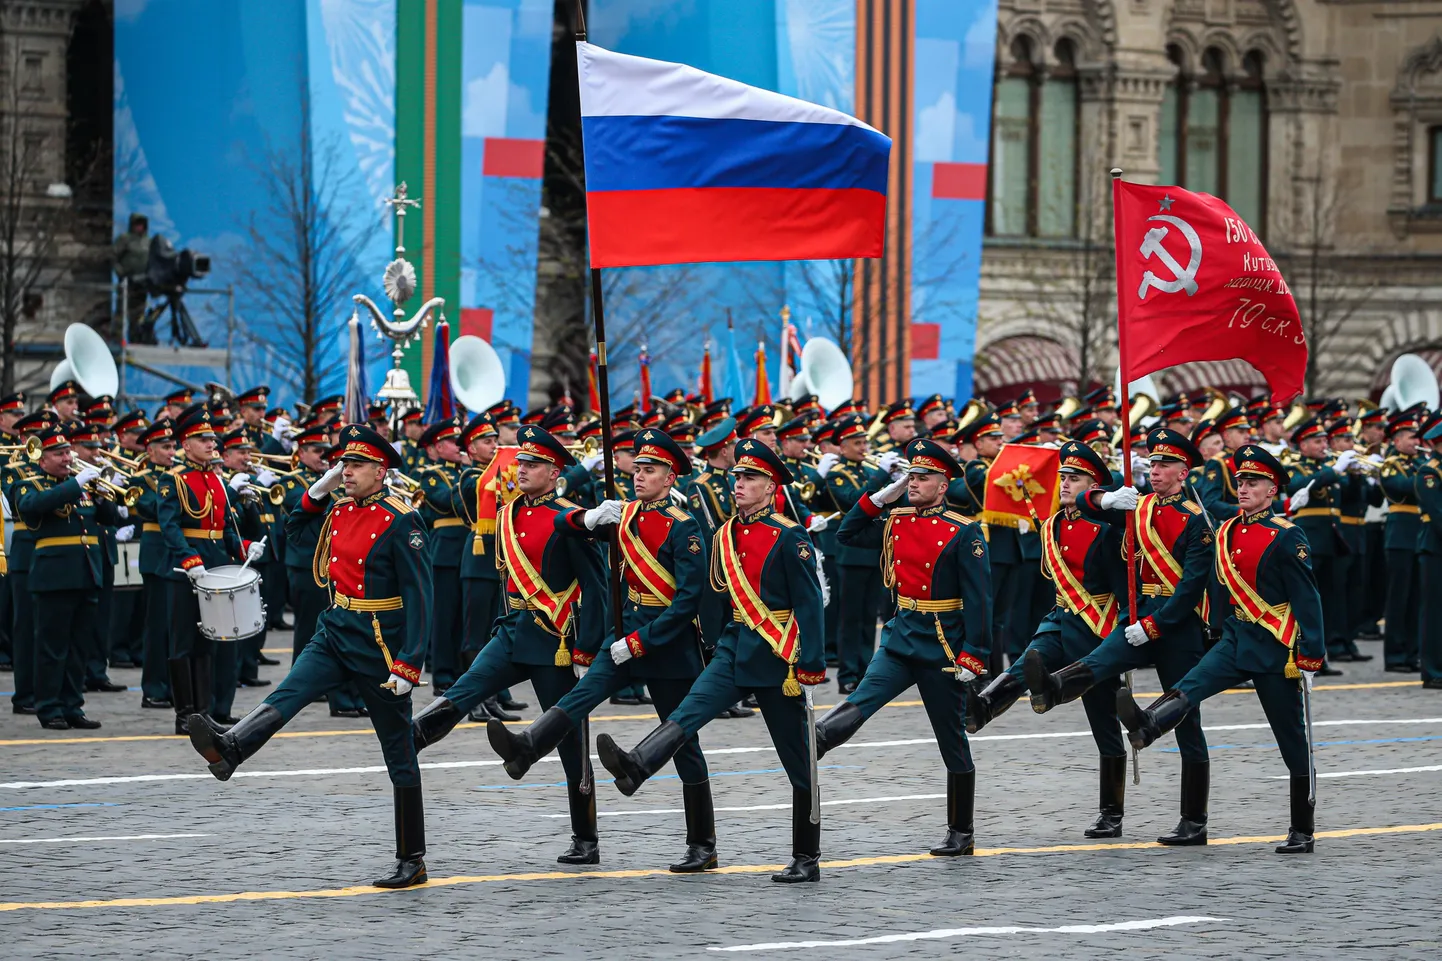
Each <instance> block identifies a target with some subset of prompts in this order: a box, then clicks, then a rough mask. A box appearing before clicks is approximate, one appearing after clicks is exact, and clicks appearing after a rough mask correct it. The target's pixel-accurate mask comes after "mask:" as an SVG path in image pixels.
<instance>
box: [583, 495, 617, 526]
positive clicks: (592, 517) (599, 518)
mask: <svg viewBox="0 0 1442 961" xmlns="http://www.w3.org/2000/svg"><path fill="white" fill-rule="evenodd" d="M582 520H583V521H584V522H585V524H586V530H588V531H593V530H595V529H596V525H598V524H619V523H621V502H620V501H614V500H607V501H601V503H600V504H599V505H597V506H596V507H593V508H591V509H590V510H588V511H586V513H585V515H584V516H583V518H582Z"/></svg>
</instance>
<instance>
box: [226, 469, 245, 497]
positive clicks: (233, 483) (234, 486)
mask: <svg viewBox="0 0 1442 961" xmlns="http://www.w3.org/2000/svg"><path fill="white" fill-rule="evenodd" d="M249 483H250V475H249V474H247V473H245V472H244V471H242V472H241V473H239V474H236V475H235V476H234V477H232V478H231V479H230V489H231V490H233V491H235V492H236V493H237V494H239V493H240V492H241V491H243V490H245V485H246V484H249Z"/></svg>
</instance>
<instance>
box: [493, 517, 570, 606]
mask: <svg viewBox="0 0 1442 961" xmlns="http://www.w3.org/2000/svg"><path fill="white" fill-rule="evenodd" d="M559 511H560V508H557V507H552V506H550V505H549V504H537V505H536V506H534V507H527V506H525V505H524V504H522V505H520V506H519V507H518V508H517V509H516V512H515V514H514V515H513V516H512V518H511V525H512V526H511V529H512V530H513V531H515V533H516V541H517V542H518V543H519V544H520V545H521V550H522V551H523V552H524V553H525V555H526V559H527V560H528V561H530V562H531V566H532V567H534V568H535V569H536V571H537V573H539V574H541V575H542V576H543V577H544V576H545V571H544V569H543V568H542V567H541V562H542V561H543V560H544V559H545V557H546V545H547V544H548V543H550V540H551V535H552V534H554V533H555V532H556V514H557V513H559ZM553 586H554V587H556V588H557V589H559V588H562V587H565V585H564V584H557V585H553ZM506 590H507V591H509V592H510V593H512V594H520V593H522V591H521V589H520V588H519V587H517V586H516V582H515V581H513V580H512V579H511V576H510V574H509V573H507V575H506Z"/></svg>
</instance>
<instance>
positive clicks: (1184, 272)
mask: <svg viewBox="0 0 1442 961" xmlns="http://www.w3.org/2000/svg"><path fill="white" fill-rule="evenodd" d="M1147 219H1148V220H1160V221H1162V222H1163V223H1168V224H1171V225H1172V226H1174V227H1176V228H1177V229H1178V230H1180V231H1181V232H1182V236H1183V237H1185V238H1187V243H1188V244H1190V245H1191V248H1192V254H1191V259H1190V260H1189V261H1188V262H1187V266H1186V267H1185V268H1183V267H1182V265H1181V264H1179V263H1177V261H1176V258H1175V257H1173V256H1172V255H1171V253H1170V252H1168V250H1167V248H1165V247H1163V246H1162V241H1163V240H1164V239H1166V236H1167V233H1168V230H1167V228H1166V227H1153V228H1152V229H1151V230H1148V231H1147V235H1146V237H1145V238H1143V239H1142V246H1141V253H1142V256H1143V257H1146V258H1148V259H1150V258H1152V257H1155V258H1156V259H1157V260H1159V261H1161V263H1162V264H1163V265H1164V266H1165V267H1166V268H1167V270H1169V271H1171V274H1172V279H1171V280H1162V279H1161V278H1160V277H1158V276H1157V275H1156V274H1154V273H1152V272H1151V271H1150V270H1148V271H1147V272H1146V273H1144V274H1142V285H1141V287H1140V288H1139V289H1138V290H1137V296H1138V297H1139V298H1141V299H1142V300H1146V298H1147V291H1148V290H1151V289H1152V288H1156V289H1157V290H1160V291H1161V292H1162V293H1164V294H1175V293H1178V292H1179V291H1183V290H1185V291H1186V292H1187V296H1188V297H1190V296H1192V295H1193V294H1195V293H1196V292H1197V281H1196V276H1197V268H1199V267H1201V266H1202V238H1200V237H1198V236H1197V232H1196V231H1195V230H1193V229H1192V225H1191V224H1189V223H1187V222H1186V221H1185V220H1182V219H1181V218H1180V217H1172V216H1170V215H1168V214H1157V215H1155V216H1153V217H1148V218H1147Z"/></svg>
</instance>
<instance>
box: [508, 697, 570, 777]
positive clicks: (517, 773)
mask: <svg viewBox="0 0 1442 961" xmlns="http://www.w3.org/2000/svg"><path fill="white" fill-rule="evenodd" d="M570 733H571V719H570V718H569V717H567V716H566V712H565V711H563V710H561V709H560V708H559V707H553V708H551V709H550V710H549V711H547V712H546V713H544V714H542V715H541V716H540V717H538V718H536V720H535V722H534V723H533V724H532V725H531V726H530V727H528V728H526V729H525V730H524V731H521V732H520V733H519V734H516V733H513V732H512V731H511V729H510V728H508V727H506V726H505V725H504V724H502V723H501V722H500V721H495V720H492V721H487V722H486V739H487V740H489V741H490V742H491V750H493V751H495V752H496V753H497V754H499V755H500V757H501V760H503V761H505V762H506V773H507V774H509V775H510V776H511V779H512V780H515V781H519V780H520V779H521V778H523V777H525V776H526V772H527V771H529V770H530V769H531V765H533V764H535V763H536V762H537V761H539V760H540V759H541V758H543V757H545V756H546V755H547V754H550V753H551V752H552V751H554V750H555V749H556V746H557V745H558V744H560V743H561V741H562V740H564V739H565V737H566V735H567V734H570ZM583 747H589V745H583Z"/></svg>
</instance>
